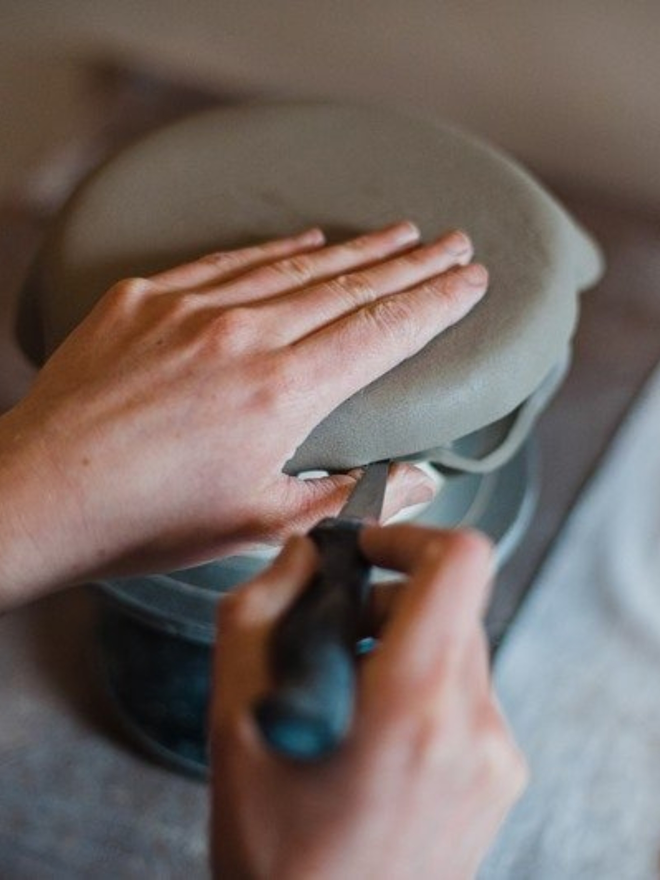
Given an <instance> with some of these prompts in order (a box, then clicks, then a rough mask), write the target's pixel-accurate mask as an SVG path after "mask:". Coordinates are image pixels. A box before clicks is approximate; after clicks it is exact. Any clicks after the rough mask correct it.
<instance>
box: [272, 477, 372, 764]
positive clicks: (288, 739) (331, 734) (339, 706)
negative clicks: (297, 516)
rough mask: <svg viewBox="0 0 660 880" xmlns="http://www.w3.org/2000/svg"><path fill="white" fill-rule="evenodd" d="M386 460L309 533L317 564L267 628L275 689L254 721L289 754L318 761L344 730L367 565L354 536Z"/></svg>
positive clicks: (369, 511) (349, 714)
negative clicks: (277, 619) (303, 586)
mask: <svg viewBox="0 0 660 880" xmlns="http://www.w3.org/2000/svg"><path fill="white" fill-rule="evenodd" d="M388 467H389V464H388V462H375V463H373V464H370V465H369V466H368V467H367V468H366V470H365V472H364V474H363V475H362V477H361V478H360V480H359V482H358V483H357V485H356V487H355V488H354V490H353V492H352V494H351V496H350V498H349V499H348V502H347V503H346V505H345V506H344V508H343V509H342V510H341V512H340V514H339V516H337V517H332V518H328V519H324V520H321V522H320V523H318V525H316V526H315V527H314V528H313V529H312V530H311V531H310V532H309V536H310V537H311V538H312V540H313V541H314V543H315V544H316V547H317V549H318V553H319V556H320V563H319V568H318V571H317V573H316V575H315V576H314V579H313V581H312V582H311V584H310V585H309V586H308V587H307V588H306V589H305V590H304V591H303V592H302V593H301V595H300V597H299V598H298V599H297V600H296V601H295V602H294V603H293V605H292V606H291V608H290V609H289V610H288V611H287V612H286V613H285V614H284V616H283V617H282V619H281V621H280V622H279V624H278V625H277V626H276V627H275V629H274V631H273V633H272V637H271V641H270V645H269V663H270V669H271V675H272V680H273V688H272V690H271V691H270V693H268V694H267V695H266V696H265V697H263V698H262V699H261V700H260V701H259V702H258V703H257V705H256V707H255V720H256V722H257V725H258V727H259V729H260V730H261V733H262V735H263V737H264V739H265V740H266V742H267V743H268V745H269V746H270V748H271V749H272V750H274V751H275V752H277V753H279V754H281V755H284V756H286V757H288V758H293V759H296V760H300V761H315V760H319V759H321V758H323V757H325V756H327V755H329V754H331V753H332V752H333V751H334V750H335V749H337V748H338V747H339V746H340V745H341V743H342V742H343V740H344V738H345V736H346V734H347V733H348V731H349V729H350V725H351V721H352V718H353V708H354V703H355V688H356V664H357V656H358V652H357V644H358V641H359V639H360V635H361V631H362V623H363V615H364V609H365V605H366V601H367V597H368V594H369V575H370V571H371V564H370V563H369V562H368V560H367V559H366V558H365V557H364V556H363V554H362V552H361V550H360V547H359V536H360V531H361V529H362V526H363V524H364V521H365V519H370V520H376V521H377V520H378V518H379V517H380V514H381V510H382V506H383V498H384V496H385V486H386V483H387V473H388Z"/></svg>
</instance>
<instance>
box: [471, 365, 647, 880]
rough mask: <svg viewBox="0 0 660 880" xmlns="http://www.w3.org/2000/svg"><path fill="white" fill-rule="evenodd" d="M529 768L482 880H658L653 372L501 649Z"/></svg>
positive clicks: (499, 670)
mask: <svg viewBox="0 0 660 880" xmlns="http://www.w3.org/2000/svg"><path fill="white" fill-rule="evenodd" d="M495 679H496V686H497V690H498V693H499V695H500V698H501V700H502V703H503V705H504V709H505V711H506V713H507V715H508V717H509V719H510V721H511V725H512V727H513V729H514V731H515V734H516V737H517V739H518V741H519V743H520V745H521V746H522V749H523V751H524V752H525V754H526V755H527V758H528V760H529V762H530V765H531V772H532V781H531V784H530V787H529V789H528V791H527V793H526V795H525V796H524V798H523V799H522V801H521V802H520V803H519V804H518V806H517V807H516V809H515V810H514V812H513V813H512V814H511V816H510V817H509V819H508V820H507V823H506V825H505V827H504V828H503V830H502V833H501V835H500V837H499V838H498V841H497V842H496V844H495V846H494V848H493V851H492V852H491V854H490V856H489V858H488V860H487V861H486V863H485V865H484V866H483V868H482V870H481V872H480V874H479V878H480V880H578V878H579V880H582V878H584V880H651V878H658V877H660V369H658V370H656V373H655V375H654V376H653V377H652V379H651V380H650V381H649V383H648V384H647V386H646V389H645V391H644V393H643V395H642V396H641V398H640V400H639V402H638V403H637V404H636V406H635V407H634V409H633V411H632V413H631V415H630V416H629V418H628V419H627V421H626V423H625V424H624V426H623V428H622V429H621V431H620V432H619V434H618V436H617V438H616V439H615V441H614V444H613V446H612V447H611V449H610V452H609V453H608V456H607V459H606V461H605V464H604V466H603V467H602V468H601V469H600V471H599V472H598V474H597V476H596V478H595V479H594V480H593V482H592V484H591V485H590V486H589V488H588V489H587V491H586V492H585V493H584V494H583V496H582V498H581V500H580V503H579V505H578V506H577V508H576V509H575V511H574V513H573V514H572V516H571V518H570V519H569V521H568V523H567V526H566V527H565V529H564V531H563V534H562V536H561V538H560V541H559V542H558V544H557V546H556V548H555V549H554V551H553V553H552V556H551V557H550V559H549V560H548V562H547V563H546V565H545V566H544V569H543V570H542V572H541V574H540V576H539V578H538V579H537V582H536V584H535V585H534V588H533V592H532V594H531V596H530V598H529V600H528V602H527V603H526V606H525V607H524V608H523V611H522V613H521V614H520V616H519V617H518V619H517V620H516V623H515V625H514V627H513V629H512V630H511V632H510V634H509V637H508V639H507V641H506V642H505V644H504V646H503V648H502V650H501V652H500V655H499V657H498V658H497V663H496V670H495Z"/></svg>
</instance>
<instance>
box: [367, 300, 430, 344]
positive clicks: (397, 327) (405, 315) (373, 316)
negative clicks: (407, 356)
mask: <svg viewBox="0 0 660 880" xmlns="http://www.w3.org/2000/svg"><path fill="white" fill-rule="evenodd" d="M364 313H365V317H366V319H367V320H370V321H371V322H372V323H373V324H375V325H376V329H377V330H378V332H379V333H381V334H382V335H384V336H386V337H389V338H390V339H393V340H398V341H404V342H407V343H410V344H412V343H414V341H415V339H416V337H417V335H418V328H417V325H416V322H415V320H414V315H413V312H412V309H411V307H410V305H409V304H408V303H406V302H405V301H403V299H402V298H401V297H397V296H393V297H388V298H387V299H384V300H377V301H376V302H374V303H372V304H370V305H369V306H368V307H367V308H366V309H365V310H364Z"/></svg>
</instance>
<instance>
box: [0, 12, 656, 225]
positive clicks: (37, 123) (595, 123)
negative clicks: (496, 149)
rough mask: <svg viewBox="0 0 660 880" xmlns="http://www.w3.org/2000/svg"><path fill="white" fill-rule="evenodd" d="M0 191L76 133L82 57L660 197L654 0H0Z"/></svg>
mask: <svg viewBox="0 0 660 880" xmlns="http://www.w3.org/2000/svg"><path fill="white" fill-rule="evenodd" d="M0 25H1V27H0V102H1V105H2V111H3V126H2V128H3V136H2V143H1V146H0V190H3V189H6V188H7V187H9V186H11V185H12V183H13V182H14V181H15V179H16V175H17V173H22V172H24V171H25V170H26V168H29V167H30V166H32V165H33V164H34V163H36V162H38V161H39V159H40V157H42V156H43V154H44V152H45V151H49V150H52V147H53V143H57V142H61V141H62V140H63V139H65V138H67V137H68V136H71V135H72V134H75V133H76V132H77V131H78V129H79V127H80V126H81V124H83V123H84V121H85V114H86V112H89V109H90V106H89V102H90V95H89V94H88V93H86V89H87V86H88V76H89V64H90V63H93V62H94V61H95V60H100V59H105V60H108V59H113V58H114V59H117V60H121V61H123V62H124V63H126V64H127V65H130V64H132V65H135V66H136V67H138V68H140V67H143V68H146V69H149V70H151V71H153V72H154V73H155V72H157V71H158V72H160V73H162V75H164V76H169V77H171V78H172V79H174V80H178V81H180V82H181V81H183V82H187V83H190V84H197V85H199V86H200V87H204V88H208V89H210V90H220V91H237V92H238V91H247V92H252V93H259V94H270V95H286V96H331V97H334V98H337V97H342V98H352V99H365V100H369V101H377V102H383V103H386V104H392V105H397V106H399V107H403V108H413V109H419V110H421V111H423V112H424V113H428V114H431V115H434V116H437V117H440V118H443V119H451V120H454V121H455V122H457V123H460V124H461V125H464V126H466V127H468V128H470V129H472V130H473V131H475V132H478V133H480V134H482V135H485V136H486V137H488V138H490V139H492V140H494V141H496V142H497V143H499V144H501V145H502V146H503V147H505V148H507V149H508V150H511V151H512V152H513V153H515V154H516V155H517V156H518V157H519V158H521V159H523V160H524V161H526V162H528V163H529V164H531V165H532V166H533V167H534V168H535V169H536V170H538V171H541V172H545V173H547V174H549V175H553V176H555V177H557V176H562V177H567V178H570V179H571V180H575V181H578V182H579V183H580V184H584V185H589V186H594V187H598V188H600V189H602V190H605V191H607V192H608V193H611V194H613V195H616V196H619V197H621V198H625V199H634V200H637V201H638V202H640V203H643V204H645V205H648V206H649V207H651V208H655V207H656V206H657V204H658V203H660V167H659V166H660V157H659V152H658V146H659V145H660V101H659V100H658V94H659V92H660V53H659V52H658V51H657V46H658V40H659V38H660V4H658V3H656V2H653V0H628V2H621V0H598V2H597V0H557V2H547V0H498V2H496V3H488V2H479V0H453V2H440V0H406V2H400V0H276V2H267V0H187V2H180V0H159V2H129V0H114V2H112V3H100V2H96V0H91V2H90V0H58V2H57V3H48V2H45V0H3V2H2V3H0Z"/></svg>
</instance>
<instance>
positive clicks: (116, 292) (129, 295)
mask: <svg viewBox="0 0 660 880" xmlns="http://www.w3.org/2000/svg"><path fill="white" fill-rule="evenodd" d="M154 289H155V285H154V284H153V282H151V281H149V279H147V278H137V277H135V278H124V279H123V280H122V281H118V282H117V283H116V284H114V285H113V286H112V287H111V288H110V290H109V291H108V294H107V295H108V297H109V298H110V299H111V300H112V301H114V302H116V303H119V304H121V305H132V304H134V303H137V302H138V301H139V300H140V299H141V298H142V297H143V296H144V295H145V294H147V293H151V292H152V291H153V290H154Z"/></svg>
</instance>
